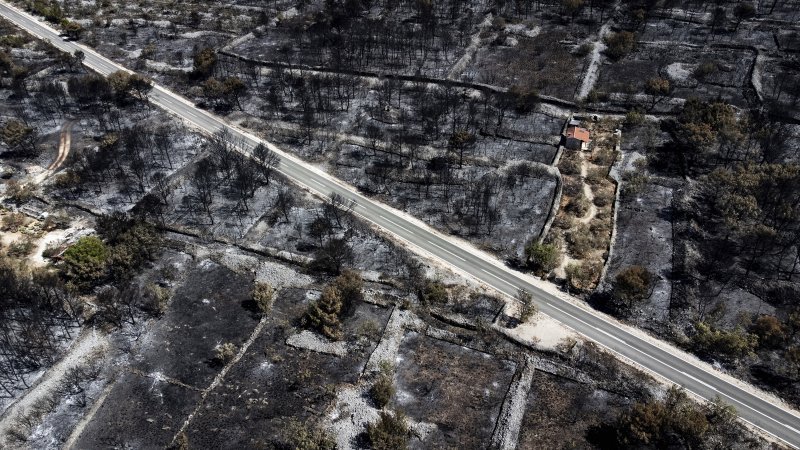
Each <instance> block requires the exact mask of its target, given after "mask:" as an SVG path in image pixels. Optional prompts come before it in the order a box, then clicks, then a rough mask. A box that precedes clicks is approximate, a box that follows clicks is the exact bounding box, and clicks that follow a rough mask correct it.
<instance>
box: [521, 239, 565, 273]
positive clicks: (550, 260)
mask: <svg viewBox="0 0 800 450" xmlns="http://www.w3.org/2000/svg"><path fill="white" fill-rule="evenodd" d="M525 256H527V258H528V265H529V266H530V267H531V269H533V270H534V271H535V272H536V273H537V274H541V275H546V274H548V273H550V272H551V271H552V270H553V269H555V268H556V267H558V264H559V263H560V262H561V250H560V249H559V248H558V246H556V245H554V244H544V243H541V242H538V241H533V242H531V243H530V244H528V246H527V247H525Z"/></svg>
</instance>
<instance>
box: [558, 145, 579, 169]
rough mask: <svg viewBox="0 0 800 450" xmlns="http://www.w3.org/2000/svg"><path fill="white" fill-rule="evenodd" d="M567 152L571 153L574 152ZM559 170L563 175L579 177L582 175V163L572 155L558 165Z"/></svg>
mask: <svg viewBox="0 0 800 450" xmlns="http://www.w3.org/2000/svg"><path fill="white" fill-rule="evenodd" d="M566 151H567V152H571V151H573V150H566ZM558 170H560V171H561V173H562V174H563V175H579V174H580V173H581V161H580V160H579V159H577V158H575V157H574V156H573V155H570V156H569V157H567V158H563V159H562V160H561V163H560V164H559V165H558Z"/></svg>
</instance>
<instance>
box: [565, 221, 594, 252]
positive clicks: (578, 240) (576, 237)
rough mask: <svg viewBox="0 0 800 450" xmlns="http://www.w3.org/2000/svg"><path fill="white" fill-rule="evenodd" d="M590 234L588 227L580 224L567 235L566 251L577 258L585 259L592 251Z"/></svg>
mask: <svg viewBox="0 0 800 450" xmlns="http://www.w3.org/2000/svg"><path fill="white" fill-rule="evenodd" d="M592 237H593V236H592V233H591V231H590V230H589V227H588V225H586V224H580V225H578V227H577V228H575V229H574V230H572V231H569V232H568V233H567V249H568V250H569V252H570V253H571V254H573V255H574V256H576V257H578V258H585V257H587V256H588V255H589V253H590V252H591V251H592V249H593V248H594V246H593V245H592V241H593V239H592Z"/></svg>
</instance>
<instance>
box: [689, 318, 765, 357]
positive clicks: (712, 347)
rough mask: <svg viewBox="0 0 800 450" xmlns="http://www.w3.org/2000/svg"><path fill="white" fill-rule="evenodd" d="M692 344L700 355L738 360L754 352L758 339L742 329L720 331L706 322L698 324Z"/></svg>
mask: <svg viewBox="0 0 800 450" xmlns="http://www.w3.org/2000/svg"><path fill="white" fill-rule="evenodd" d="M694 328H695V334H694V336H692V340H691V344H692V347H694V349H695V350H696V351H698V352H700V353H705V354H707V355H713V356H718V357H722V358H724V359H728V360H736V359H739V358H742V357H745V356H747V355H749V354H750V353H752V352H753V349H755V347H756V345H757V344H758V337H757V336H756V335H754V334H749V333H746V332H745V331H744V330H742V329H741V328H737V329H735V330H733V331H725V330H719V329H716V328H713V327H711V326H710V325H708V324H706V323H705V322H697V323H696V324H695V326H694Z"/></svg>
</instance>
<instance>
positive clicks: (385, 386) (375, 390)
mask: <svg viewBox="0 0 800 450" xmlns="http://www.w3.org/2000/svg"><path fill="white" fill-rule="evenodd" d="M394 392H395V389H394V382H393V381H392V376H391V374H390V373H387V372H385V371H382V372H381V374H380V375H379V376H378V379H377V380H375V384H373V385H372V387H371V388H370V389H369V395H370V397H372V400H373V401H374V402H375V405H376V406H377V407H378V408H385V407H386V405H388V404H389V401H390V400H391V399H392V396H394Z"/></svg>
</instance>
